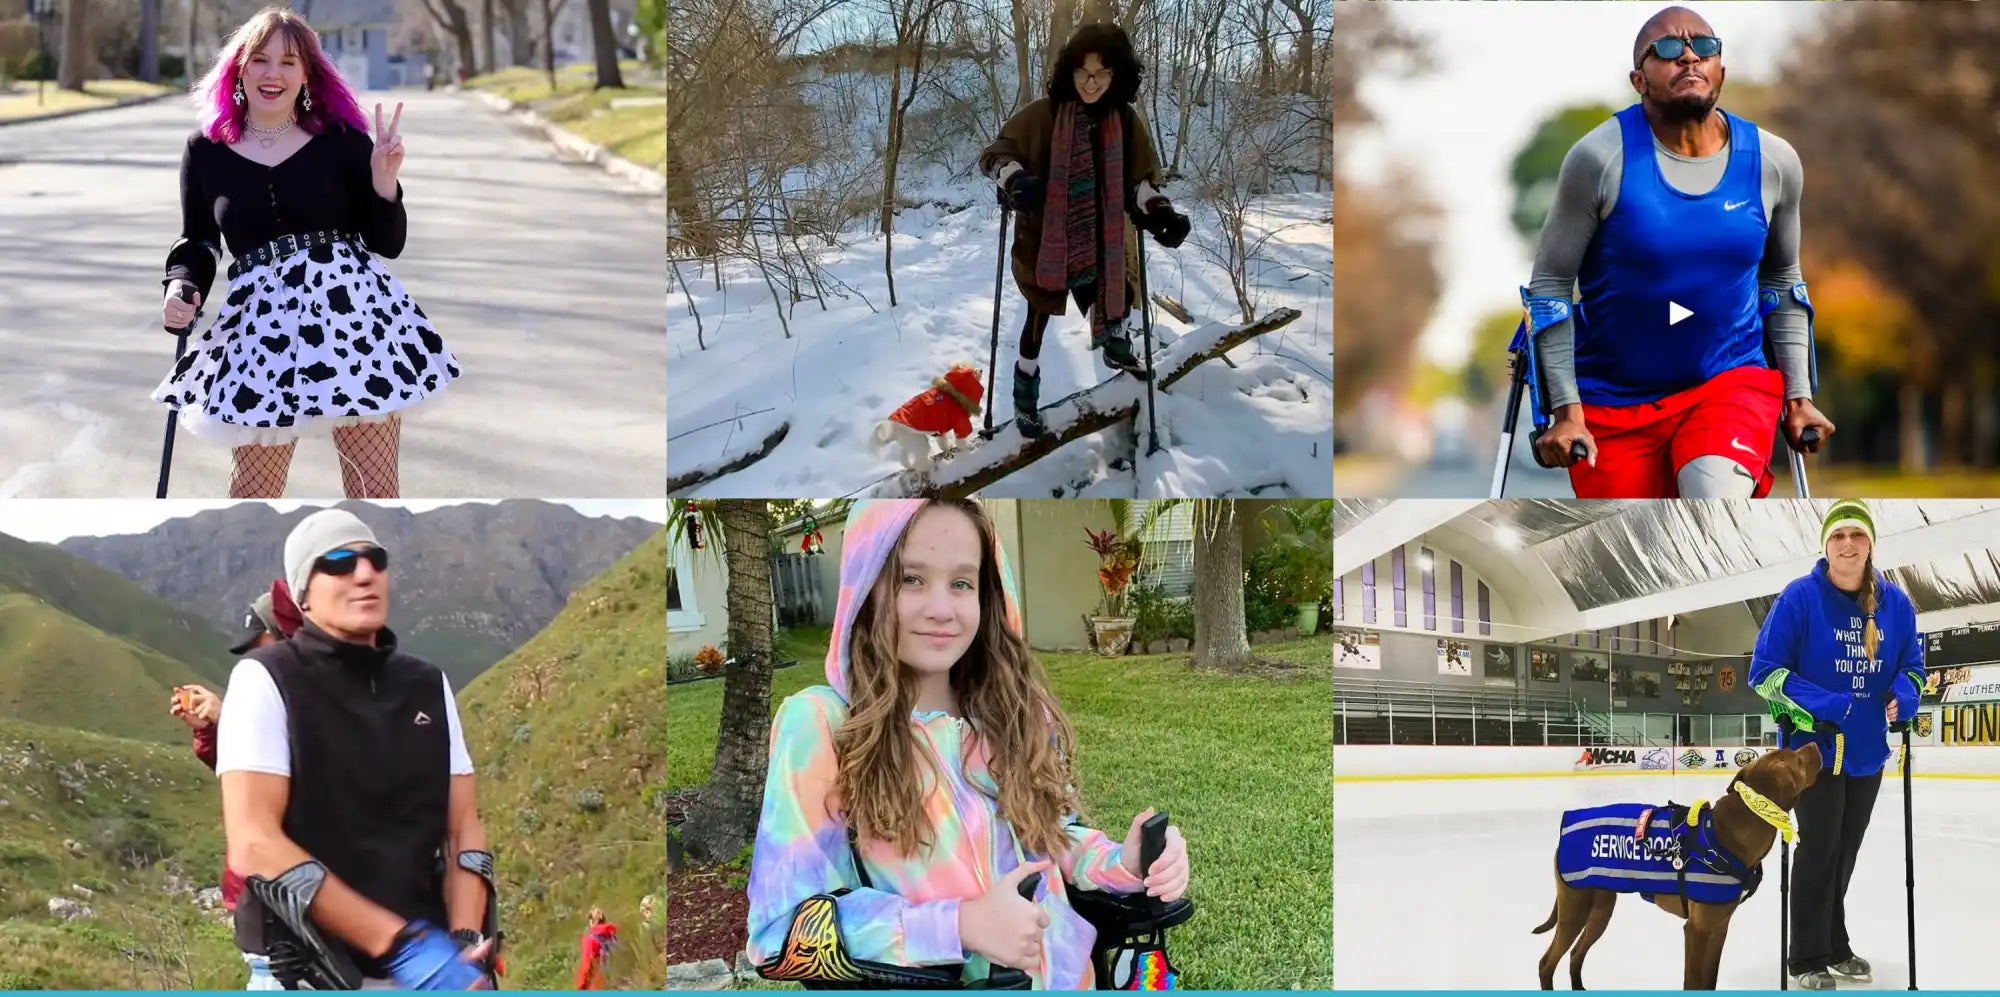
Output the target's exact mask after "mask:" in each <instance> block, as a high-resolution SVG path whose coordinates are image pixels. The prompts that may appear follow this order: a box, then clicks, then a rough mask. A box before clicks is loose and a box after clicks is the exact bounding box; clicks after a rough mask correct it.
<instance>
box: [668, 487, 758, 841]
mask: <svg viewBox="0 0 2000 997" xmlns="http://www.w3.org/2000/svg"><path fill="white" fill-rule="evenodd" d="M705 506H706V507H705V508H704V507H702V505H699V504H698V505H697V511H698V514H699V517H700V521H701V531H702V533H703V534H704V535H705V536H707V537H708V538H709V540H708V543H707V544H705V545H704V546H708V547H711V549H712V547H713V545H714V543H715V541H716V540H717V539H720V540H721V542H722V557H723V559H724V562H725V563H726V565H727V568H728V572H729V583H728V597H727V606H728V609H727V611H728V613H729V660H728V663H727V664H726V665H725V666H724V672H723V676H724V677H723V689H722V716H721V718H720V721H719V727H718V729H717V731H716V739H715V761H714V763H713V765H711V766H710V768H709V773H708V782H707V783H705V784H704V785H703V786H702V789H701V794H700V796H699V797H697V799H696V800H695V802H694V805H693V806H691V807H689V808H688V814H687V820H686V822H685V823H684V824H683V825H682V826H681V833H680V843H681V847H682V849H683V850H684V851H685V854H686V855H687V857H688V858H689V859H691V860H693V861H694V862H695V863H697V864H700V865H717V864H720V863H723V862H727V861H729V860H731V859H733V858H735V857H736V856H737V855H738V854H739V853H741V852H742V850H743V848H744V846H746V845H748V844H749V843H750V842H751V841H752V840H754V839H755V838H756V835H757V817H758V813H759V812H760V811H761V810H762V808H763V805H764V769H765V767H766V765H767V764H768V762H769V759H768V757H767V754H766V749H767V745H768V743H769V740H770V734H771V631H772V628H773V625H774V617H773V615H772V602H773V600H772V598H771V560H770V550H771V508H770V504H769V503H767V502H763V501H761V500H754V499H724V500H718V501H715V502H712V503H706V504H705ZM671 529H672V530H673V534H674V535H673V540H674V541H675V542H680V540H681V539H682V537H683V536H684V535H685V533H686V530H687V524H686V521H685V520H684V518H683V517H679V516H676V517H674V521H673V524H672V526H671Z"/></svg>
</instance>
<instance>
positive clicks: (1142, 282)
mask: <svg viewBox="0 0 2000 997" xmlns="http://www.w3.org/2000/svg"><path fill="white" fill-rule="evenodd" d="M1139 316H1140V324H1141V326H1142V327H1143V328H1144V329H1145V339H1146V439H1147V442H1146V456H1148V457H1151V456H1152V455H1154V454H1156V453H1159V452H1160V424H1159V422H1158V421H1157V420H1156V419H1155V417H1154V415H1153V379H1154V378H1155V377H1158V376H1159V372H1158V371H1156V370H1154V369H1153V304H1152V302H1151V301H1150V300H1148V298H1147V290H1146V233H1144V232H1141V233H1139Z"/></svg>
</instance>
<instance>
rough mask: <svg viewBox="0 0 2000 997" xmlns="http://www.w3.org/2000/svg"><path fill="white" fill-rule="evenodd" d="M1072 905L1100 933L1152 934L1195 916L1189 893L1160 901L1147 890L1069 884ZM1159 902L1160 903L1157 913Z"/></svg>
mask: <svg viewBox="0 0 2000 997" xmlns="http://www.w3.org/2000/svg"><path fill="white" fill-rule="evenodd" d="M1067 889H1068V891H1069V905H1070V906H1071V907H1073V908H1075V909H1076V912H1077V913H1078V914H1079V915H1082V917H1083V919H1084V920H1086V921H1089V922H1090V924H1091V926H1092V927H1094V928H1096V929H1097V932H1098V934H1100V935H1106V934H1117V935H1125V934H1150V933H1152V932H1154V931H1159V930H1165V929H1167V928H1171V927H1173V926H1175V925H1177V924H1181V923H1184V922H1186V921H1187V920H1188V919H1189V918H1191V917H1193V916H1194V901H1193V900H1190V899H1188V898H1187V897H1182V898H1180V899H1179V900H1176V901H1174V902H1173V903H1170V904H1159V903H1158V902H1157V901H1153V900H1152V899H1151V898H1149V897H1147V896H1146V895H1145V894H1143V893H1131V894H1121V893H1106V892H1104V891H1103V890H1079V889H1077V888H1076V887H1075V886H1068V887H1067ZM1155 906H1157V907H1158V911H1157V913H1156V912H1155V910H1154V908H1155Z"/></svg>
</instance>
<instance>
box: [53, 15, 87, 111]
mask: <svg viewBox="0 0 2000 997" xmlns="http://www.w3.org/2000/svg"><path fill="white" fill-rule="evenodd" d="M89 52H90V0H68V2H67V3H65V4H63V34H62V72H60V73H58V74H57V76H56V86H59V87H61V88H62V89H64V90H75V91H77V92H79V93H81V92H82V91H83V81H84V80H86V79H88V78H89V76H90V72H89V70H90V66H89V63H90V55H89Z"/></svg>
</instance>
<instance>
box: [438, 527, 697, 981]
mask: <svg viewBox="0 0 2000 997" xmlns="http://www.w3.org/2000/svg"><path fill="white" fill-rule="evenodd" d="M665 578H666V542H665V533H664V531H662V532H661V533H659V534H656V535H655V536H653V537H652V538H651V539H649V540H647V541H646V542H645V543H644V544H642V545H641V546H640V547H639V548H638V549H637V550H635V551H633V552H632V553H631V554H630V555H628V556H627V557H625V558H624V559H623V560H621V561H619V562H618V563H617V564H616V565H614V566H612V568H611V569H610V570H608V571H606V572H605V573H604V574H603V575H602V576H600V577H598V578H597V579H595V580H593V581H591V582H590V583H589V584H587V585H584V586H583V587H581V588H579V589H578V590H577V591H576V592H575V593H574V594H573V595H572V596H571V597H570V600H569V604H568V606H567V607H566V608H565V609H564V610H563V611H562V612H561V613H560V614H558V615H557V616H556V618H555V620H554V621H552V622H551V623H550V624H549V626H548V627H547V628H546V629H544V630H543V631H542V632H541V633H540V634H537V635H536V636H535V637H534V638H532V639H531V640H529V641H528V642H527V643H526V644H525V645H523V646H522V647H521V648H519V649H518V650H516V651H515V652H514V653H513V654H511V655H509V656H508V657H507V658H506V659H505V660H503V661H501V662H500V663H499V664H497V665H495V666H494V667H493V668H492V669H491V670H490V671H488V672H487V673H486V674H484V675H481V676H480V677H479V678H478V679H477V680H475V681H474V682H473V683H472V685H471V686H470V687H468V688H467V689H466V690H465V692H464V693H463V694H462V695H461V696H460V697H459V704H460V710H461V712H462V714H463V717H464V722H465V727H466V739H467V742H468V747H469V748H470V749H471V752H472V757H473V762H474V764H476V765H477V766H478V768H479V773H480V776H479V804H480V806H479V809H480V813H481V815H482V816H483V817H484V819H485V822H486V827H487V831H488V834H489V836H490V837H491V839H492V842H493V850H494V855H495V857H496V858H497V860H498V864H499V872H500V881H501V885H500V899H501V903H502V905H503V906H502V914H501V918H502V928H503V929H504V930H505V931H506V932H507V936H508V941H507V946H508V949H507V951H508V956H507V969H508V975H507V977H506V978H505V979H504V980H503V981H502V982H503V985H504V986H505V987H507V988H510V989H536V988H554V989H568V988H569V987H570V986H572V985H573V983H574V977H575V964H576V952H577V942H578V938H579V936H580V935H581V933H582V932H583V930H584V927H585V923H586V922H585V919H586V916H587V915H588V913H589V911H590V908H591V907H593V906H599V907H602V908H604V911H605V914H606V915H607V916H608V917H609V918H610V919H611V921H612V922H613V923H615V924H616V925H617V926H618V931H619V937H620V938H621V940H622V942H623V944H622V945H621V946H620V947H619V948H618V950H617V951H616V952H615V953H614V957H613V959H612V963H611V971H610V972H609V974H608V978H609V982H610V984H611V986H612V987H613V988H639V989H651V988H656V987H658V986H660V985H661V981H663V980H664V979H665V977H666V967H665V962H664V938H663V934H662V932H663V927H664V917H665V906H666V905H665V903H664V897H663V894H664V884H665V880H666V848H665V822H664V818H663V815H662V812H661V811H660V810H659V809H658V808H657V794H658V790H659V789H660V788H661V787H663V786H664V784H665V779H666V754H667V721H666V707H665V695H664V688H665V667H666V641H667V634H666V616H667V610H666V584H665ZM649 894H652V895H661V896H662V902H660V903H659V904H658V905H657V910H656V911H655V913H654V915H653V923H652V924H646V923H643V922H642V920H641V917H640V914H639V908H640V901H641V899H642V898H644V897H645V896H647V895H649Z"/></svg>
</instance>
